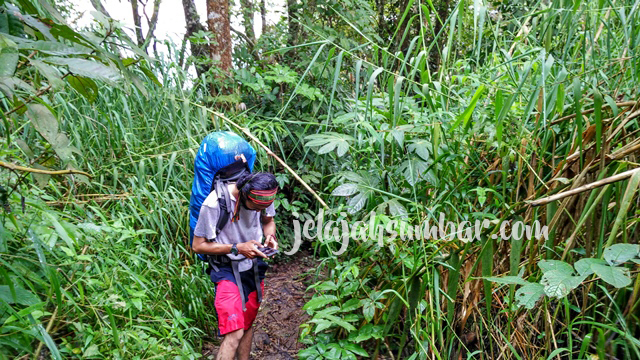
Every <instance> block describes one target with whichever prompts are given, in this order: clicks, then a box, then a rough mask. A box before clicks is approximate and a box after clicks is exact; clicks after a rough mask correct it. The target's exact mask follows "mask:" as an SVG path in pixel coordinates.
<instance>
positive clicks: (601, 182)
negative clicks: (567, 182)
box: [529, 168, 640, 206]
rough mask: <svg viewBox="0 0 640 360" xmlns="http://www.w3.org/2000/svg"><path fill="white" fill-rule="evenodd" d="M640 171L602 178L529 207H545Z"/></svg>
mask: <svg viewBox="0 0 640 360" xmlns="http://www.w3.org/2000/svg"><path fill="white" fill-rule="evenodd" d="M638 171H640V168H636V169H632V170H629V171H625V172H623V173H620V174H617V175H613V176H610V177H608V178H604V179H602V180H598V181H594V182H592V183H589V184H587V185H583V186H580V187H577V188H575V189H572V190H569V191H565V192H561V193H558V194H555V195H552V196H547V197H545V198H542V199H538V200H535V201H532V202H530V203H529V204H531V206H540V205H545V204H548V203H550V202H552V201H556V200H560V199H564V198H566V197H568V196H572V195H576V194H579V193H582V192H585V191H588V190H592V189H595V188H598V187H601V186H604V185H607V184H611V183H614V182H617V181H620V180H625V179H627V178H630V177H631V176H633V174H635V173H636V172H638Z"/></svg>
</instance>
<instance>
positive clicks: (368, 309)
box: [360, 299, 376, 322]
mask: <svg viewBox="0 0 640 360" xmlns="http://www.w3.org/2000/svg"><path fill="white" fill-rule="evenodd" d="M360 303H361V304H362V314H363V315H364V318H365V319H367V321H369V322H371V320H372V319H373V316H374V315H375V314H376V306H375V304H374V303H373V301H371V300H369V299H364V300H361V301H360Z"/></svg>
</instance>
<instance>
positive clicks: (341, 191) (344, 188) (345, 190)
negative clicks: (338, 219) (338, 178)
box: [331, 184, 358, 196]
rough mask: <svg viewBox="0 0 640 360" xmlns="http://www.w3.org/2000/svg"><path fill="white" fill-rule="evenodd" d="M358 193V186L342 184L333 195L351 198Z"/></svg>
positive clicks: (334, 190)
mask: <svg viewBox="0 0 640 360" xmlns="http://www.w3.org/2000/svg"><path fill="white" fill-rule="evenodd" d="M357 192H358V185H357V184H342V185H340V186H338V187H337V188H335V189H333V191H332V192H331V195H333V196H351V195H353V194H355V193H357Z"/></svg>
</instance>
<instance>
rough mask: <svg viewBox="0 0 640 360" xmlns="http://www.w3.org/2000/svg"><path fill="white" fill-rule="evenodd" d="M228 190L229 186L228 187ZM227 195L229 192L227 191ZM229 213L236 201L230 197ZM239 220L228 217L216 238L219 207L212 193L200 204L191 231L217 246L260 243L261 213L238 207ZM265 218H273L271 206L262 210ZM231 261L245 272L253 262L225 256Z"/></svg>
mask: <svg viewBox="0 0 640 360" xmlns="http://www.w3.org/2000/svg"><path fill="white" fill-rule="evenodd" d="M228 186H229V188H230V187H231V185H228ZM229 193H231V191H230V190H229ZM230 200H231V209H230V210H231V211H232V212H233V209H235V207H236V199H235V198H234V197H233V196H231V197H230ZM238 209H239V211H240V218H239V219H238V220H237V221H231V218H232V217H233V213H232V214H231V215H230V216H229V222H228V223H227V225H225V226H224V228H223V229H222V231H220V233H219V234H217V236H216V226H217V224H218V218H219V217H220V207H219V206H218V195H217V194H216V192H215V191H212V192H211V194H209V196H207V198H206V199H205V201H204V202H203V203H202V207H201V208H200V216H199V217H198V223H197V224H196V228H195V229H194V231H193V234H194V235H195V236H200V237H203V238H205V239H207V240H210V241H211V240H214V241H215V242H217V243H219V244H240V243H244V242H248V241H251V240H256V241H258V242H260V243H261V244H262V243H263V241H262V236H263V234H262V222H261V219H260V217H261V216H260V215H261V212H258V211H255V210H249V209H245V208H244V207H242V206H240V207H239V208H238ZM264 213H265V216H268V217H274V216H275V215H276V210H275V207H274V205H273V204H271V205H270V206H269V207H268V208H266V209H265V210H264ZM227 256H228V257H229V258H231V259H232V260H240V259H244V260H242V261H240V262H239V263H238V270H240V271H247V270H249V269H251V268H252V267H253V262H252V261H251V260H250V259H246V258H245V257H244V256H243V255H240V254H238V255H233V254H228V255H227Z"/></svg>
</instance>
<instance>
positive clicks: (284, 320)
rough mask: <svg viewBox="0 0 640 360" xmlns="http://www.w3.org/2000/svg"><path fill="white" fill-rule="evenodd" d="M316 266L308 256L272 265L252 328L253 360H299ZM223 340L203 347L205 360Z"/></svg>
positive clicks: (211, 355) (210, 356) (213, 355)
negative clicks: (306, 302)
mask: <svg viewBox="0 0 640 360" xmlns="http://www.w3.org/2000/svg"><path fill="white" fill-rule="evenodd" d="M315 266H316V264H315V262H314V261H313V259H312V258H311V257H308V256H300V257H299V258H296V259H295V260H293V261H290V262H288V263H285V264H273V263H271V264H270V268H269V271H268V272H267V279H266V280H265V294H264V299H263V301H262V305H261V306H260V312H259V313H258V317H257V318H256V321H255V323H254V325H253V326H254V335H253V349H252V350H251V358H252V359H261V360H286V359H297V354H298V350H300V349H302V348H304V345H303V344H300V343H299V342H298V338H299V333H300V324H302V323H304V322H305V321H306V320H308V318H309V316H308V315H307V314H306V312H305V311H304V310H302V307H303V306H304V304H305V289H306V288H307V286H308V285H310V282H311V281H312V279H313V270H314V269H315ZM310 296H311V294H307V297H310ZM221 340H222V338H220V339H219V341H217V342H215V343H207V344H205V345H204V348H203V353H202V355H203V358H204V359H215V355H216V354H217V352H218V347H219V346H220V341H221Z"/></svg>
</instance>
